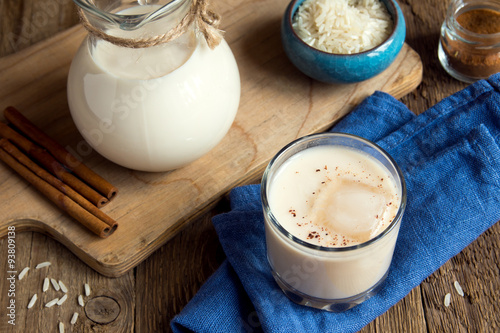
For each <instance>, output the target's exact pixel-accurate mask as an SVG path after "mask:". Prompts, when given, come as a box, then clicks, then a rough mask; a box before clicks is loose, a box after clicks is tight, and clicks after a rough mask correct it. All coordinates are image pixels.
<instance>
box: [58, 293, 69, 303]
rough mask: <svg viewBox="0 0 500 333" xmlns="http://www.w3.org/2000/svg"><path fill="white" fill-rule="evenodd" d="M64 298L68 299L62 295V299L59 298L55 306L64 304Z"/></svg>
mask: <svg viewBox="0 0 500 333" xmlns="http://www.w3.org/2000/svg"><path fill="white" fill-rule="evenodd" d="M66 298H68V295H64V296H63V297H61V298H59V300H58V301H57V305H62V304H63V303H64V302H66Z"/></svg>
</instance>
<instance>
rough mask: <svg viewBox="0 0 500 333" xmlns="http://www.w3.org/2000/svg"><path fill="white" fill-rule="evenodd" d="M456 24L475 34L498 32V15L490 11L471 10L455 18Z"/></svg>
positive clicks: (499, 21) (499, 30)
mask: <svg viewBox="0 0 500 333" xmlns="http://www.w3.org/2000/svg"><path fill="white" fill-rule="evenodd" d="M457 22H458V24H460V25H461V26H462V27H463V28H464V29H467V30H469V31H472V32H475V33H477V34H495V33H497V32H500V13H498V12H496V11H494V10H491V9H472V10H469V11H467V12H465V13H462V14H460V15H458V16H457Z"/></svg>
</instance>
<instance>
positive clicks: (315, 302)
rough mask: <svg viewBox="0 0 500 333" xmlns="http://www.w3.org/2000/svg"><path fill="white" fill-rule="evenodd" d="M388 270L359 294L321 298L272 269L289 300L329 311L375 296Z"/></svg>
mask: <svg viewBox="0 0 500 333" xmlns="http://www.w3.org/2000/svg"><path fill="white" fill-rule="evenodd" d="M388 272H389V271H387V272H385V274H384V276H382V278H381V279H380V280H379V281H378V282H377V283H376V284H375V285H374V286H373V287H371V288H370V289H368V290H366V291H364V292H362V293H360V294H357V295H354V296H351V297H348V298H340V299H323V298H318V297H313V296H309V295H306V294H304V293H302V292H300V291H298V290H297V289H295V288H293V287H292V286H290V285H289V284H288V283H286V282H285V281H283V279H281V277H280V276H279V275H278V274H276V273H275V272H274V271H272V273H273V277H274V280H275V281H276V283H278V285H279V286H280V288H281V290H283V292H284V293H285V295H286V296H287V297H288V298H289V299H290V300H291V301H293V302H294V303H297V304H300V305H305V306H309V307H311V308H316V309H320V310H324V311H329V312H344V311H347V310H349V309H352V308H353V307H355V306H356V305H358V304H361V303H363V302H364V301H366V300H367V299H369V298H371V297H373V296H375V295H376V294H377V293H378V292H379V291H380V289H382V286H383V283H384V281H385V279H386V277H387V274H388Z"/></svg>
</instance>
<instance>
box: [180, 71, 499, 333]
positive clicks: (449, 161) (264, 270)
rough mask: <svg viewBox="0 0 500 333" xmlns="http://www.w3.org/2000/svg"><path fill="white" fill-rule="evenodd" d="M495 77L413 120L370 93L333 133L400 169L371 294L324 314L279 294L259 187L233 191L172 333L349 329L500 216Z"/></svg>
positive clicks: (398, 105) (360, 325) (378, 310)
mask: <svg viewBox="0 0 500 333" xmlns="http://www.w3.org/2000/svg"><path fill="white" fill-rule="evenodd" d="M499 87H500V74H497V75H494V76H492V77H490V78H489V79H488V80H482V81H478V82H476V83H474V84H472V85H470V86H469V87H467V88H466V89H464V90H462V91H460V92H458V93H456V94H454V95H452V96H450V97H447V98H445V99H443V100H442V101H441V102H440V103H438V104H436V105H435V106H434V107H432V108H430V109H429V110H427V111H426V112H424V113H423V114H421V115H419V116H418V117H417V116H415V115H414V114H413V113H412V112H410V111H409V110H408V109H407V108H406V107H405V106H404V105H403V104H402V103H400V102H398V101H397V100H395V99H394V98H392V97H391V96H390V95H387V94H385V93H382V92H375V93H374V94H373V95H372V96H370V97H368V98H367V99H365V100H364V101H363V102H362V103H361V104H360V105H359V106H358V107H357V108H356V109H355V110H353V111H352V112H351V113H350V114H349V115H347V116H346V117H344V119H343V120H341V121H340V122H339V123H338V124H337V125H336V126H335V127H334V128H333V129H332V130H333V131H338V132H347V133H352V134H356V135H359V136H362V137H365V138H367V139H369V140H372V141H374V142H376V143H377V144H379V145H380V146H381V147H382V148H384V149H385V150H386V151H388V152H389V154H391V156H392V157H393V158H394V159H395V160H396V162H397V163H398V165H399V166H400V168H401V169H402V171H403V174H404V176H405V180H406V184H407V192H408V205H407V208H406V212H405V215H404V218H403V221H402V225H401V229H400V233H399V238H398V241H397V244H396V249H395V252H394V258H393V262H392V264H391V267H390V271H389V275H388V277H387V279H386V281H385V283H384V287H383V288H382V290H381V291H380V292H379V293H378V294H377V295H376V296H374V297H373V298H371V299H369V300H368V301H366V302H364V303H362V304H360V305H358V306H356V307H354V308H353V309H351V310H348V311H346V312H343V313H328V312H324V311H320V310H316V309H312V308H308V307H304V306H300V305H296V304H295V303H293V302H291V301H289V300H288V298H286V296H285V295H284V294H283V293H282V292H281V290H280V289H279V287H278V286H277V284H276V283H275V281H274V279H273V277H272V275H271V273H270V268H269V265H268V263H267V258H266V248H265V236H264V220H263V213H262V207H261V201H260V186H259V185H249V186H243V187H239V188H235V189H233V190H232V191H231V193H230V200H231V211H230V212H228V213H225V214H221V215H218V216H216V217H214V219H213V224H214V226H215V229H216V231H217V234H218V236H219V239H220V242H221V244H222V246H223V248H224V251H225V253H226V255H227V260H226V261H225V262H224V263H223V264H222V265H221V267H220V268H219V269H218V270H217V272H216V273H214V274H213V276H212V277H211V278H210V279H209V280H208V281H207V282H206V283H205V284H204V285H203V286H202V288H201V289H200V291H199V292H198V293H197V294H196V295H195V297H194V298H193V299H192V300H191V301H190V302H189V304H188V305H187V306H186V307H185V308H184V309H183V311H182V312H181V313H180V314H179V315H178V316H176V317H175V318H174V319H173V320H172V322H171V327H172V329H173V331H174V332H188V331H194V332H259V331H265V332H355V331H358V330H360V329H361V328H363V327H364V326H365V325H367V324H368V323H369V322H371V321H372V320H373V319H375V318H376V317H377V316H379V315H381V314H382V313H384V312H385V311H387V310H388V309H389V308H390V307H391V306H393V305H394V304H395V303H397V302H398V301H399V300H401V299H402V298H403V297H405V296H406V295H407V294H408V293H409V292H410V291H411V290H412V289H413V288H414V287H416V286H418V285H419V284H420V283H421V282H422V281H423V280H424V279H425V278H426V277H427V276H429V275H430V274H432V273H433V272H434V271H435V270H437V269H438V268H439V267H440V266H441V265H443V264H444V263H445V262H446V261H448V260H449V259H450V258H452V257H453V256H455V255H456V254H457V253H459V252H460V251H461V250H462V249H464V248H465V247H466V246H467V245H468V244H470V243H471V242H472V241H474V240H475V239H476V238H477V237H478V236H479V235H481V233H483V232H484V231H485V230H487V229H488V228H489V227H491V226H492V225H493V224H495V223H496V222H497V221H498V220H499V219H500V204H499V203H500V191H499V187H500V177H499V175H500V149H499V146H498V143H499V140H500V89H499Z"/></svg>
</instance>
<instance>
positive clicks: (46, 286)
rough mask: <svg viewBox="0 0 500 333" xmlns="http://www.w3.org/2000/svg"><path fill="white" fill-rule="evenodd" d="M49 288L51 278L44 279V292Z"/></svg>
mask: <svg viewBox="0 0 500 333" xmlns="http://www.w3.org/2000/svg"><path fill="white" fill-rule="evenodd" d="M47 290H49V278H45V279H43V286H42V292H46V291H47Z"/></svg>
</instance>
